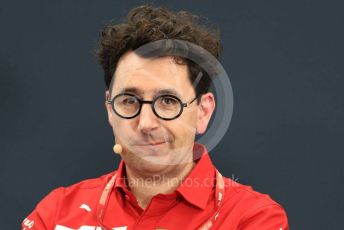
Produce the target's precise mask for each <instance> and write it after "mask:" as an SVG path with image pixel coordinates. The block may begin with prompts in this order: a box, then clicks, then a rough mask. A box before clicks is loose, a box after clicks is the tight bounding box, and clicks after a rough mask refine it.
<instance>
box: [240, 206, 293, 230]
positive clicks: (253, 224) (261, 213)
mask: <svg viewBox="0 0 344 230" xmlns="http://www.w3.org/2000/svg"><path fill="white" fill-rule="evenodd" d="M256 229H259V230H289V225H288V218H287V214H286V212H285V211H284V209H283V208H282V207H281V206H280V205H278V204H271V205H267V206H263V207H260V208H257V209H255V210H252V211H249V212H248V213H247V215H245V218H244V219H243V221H242V222H241V223H240V225H239V227H238V230H256Z"/></svg>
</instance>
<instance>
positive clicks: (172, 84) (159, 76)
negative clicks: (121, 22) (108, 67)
mask: <svg viewBox="0 0 344 230" xmlns="http://www.w3.org/2000/svg"><path fill="white" fill-rule="evenodd" d="M113 79H114V83H113V84H112V93H115V94H116V93H119V92H121V91H123V89H126V88H131V89H133V88H136V89H137V91H138V92H140V94H150V95H154V94H155V93H156V92H159V91H162V90H165V91H166V90H170V91H174V92H177V94H178V93H179V94H181V95H183V94H185V92H187V91H190V87H191V89H192V85H191V82H190V80H189V74H188V69H187V65H184V64H179V63H176V62H175V60H174V59H173V57H171V56H166V57H159V58H154V59H148V58H143V57H140V56H138V55H137V54H135V53H134V52H132V51H130V52H128V53H126V54H125V55H123V56H122V57H121V59H120V61H119V62H118V65H117V69H116V72H115V75H114V78H113Z"/></svg>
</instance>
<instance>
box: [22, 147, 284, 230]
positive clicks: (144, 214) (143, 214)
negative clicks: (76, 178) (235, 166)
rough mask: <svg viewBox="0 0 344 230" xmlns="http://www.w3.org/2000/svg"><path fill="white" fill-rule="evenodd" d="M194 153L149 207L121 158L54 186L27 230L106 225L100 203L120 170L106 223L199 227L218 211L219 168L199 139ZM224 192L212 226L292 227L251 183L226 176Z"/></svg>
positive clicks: (121, 229) (119, 227)
mask: <svg viewBox="0 0 344 230" xmlns="http://www.w3.org/2000/svg"><path fill="white" fill-rule="evenodd" d="M194 156H195V158H199V160H197V163H196V165H195V166H194V168H193V169H192V171H191V172H190V173H189V175H188V176H187V177H186V178H185V179H184V180H183V182H182V184H181V185H180V186H179V187H178V189H177V190H176V191H175V192H173V193H171V194H158V195H156V196H154V197H153V198H152V200H151V202H150V204H149V205H148V206H147V208H146V209H144V210H143V209H142V208H140V206H139V205H138V203H137V201H136V198H135V196H134V195H133V194H132V193H131V192H130V191H129V190H128V188H127V186H126V183H125V180H124V179H123V178H124V175H125V164H124V162H123V161H122V162H121V163H120V165H119V168H118V170H117V171H115V172H112V173H109V174H107V175H104V176H101V177H99V178H96V179H89V180H84V181H81V182H80V183H77V184H75V185H72V186H69V187H66V188H64V187H60V188H57V189H55V190H53V191H52V192H51V193H49V194H48V195H47V196H46V197H45V198H44V199H43V200H42V201H41V202H40V203H39V204H38V205H37V206H36V208H35V210H34V211H33V212H32V213H31V214H30V215H29V216H28V217H27V218H25V220H24V221H23V223H22V229H23V230H24V229H25V230H28V229H32V230H33V229H39V230H41V229H49V230H51V229H55V230H70V229H80V230H91V229H96V230H101V227H100V224H99V222H98V219H97V218H96V215H97V213H96V211H97V205H98V204H99V200H100V197H101V195H102V192H103V190H104V188H105V186H106V184H107V183H108V181H109V180H110V179H111V178H112V176H113V175H114V174H115V173H116V172H117V175H116V179H115V183H114V187H113V190H111V192H110V195H109V199H108V202H107V206H106V209H105V212H104V213H105V214H104V219H103V223H104V224H105V225H106V226H109V227H110V228H112V229H115V230H125V229H127V230H131V229H169V230H171V229H199V228H200V227H201V226H202V225H203V224H204V223H205V222H206V221H207V220H208V219H209V218H210V217H211V216H213V215H214V213H215V212H216V211H217V206H216V199H215V191H216V169H215V167H214V166H213V164H212V162H211V160H210V157H209V155H208V152H207V150H206V148H205V146H203V145H201V144H198V143H195V145H194ZM197 156H198V157H197ZM223 197H224V198H223V202H222V205H221V207H220V211H219V213H218V215H216V221H215V222H214V224H213V226H212V228H211V229H226V230H230V229H237V230H240V229H243V230H282V229H283V230H286V229H289V227H288V220H287V216H286V213H285V211H284V210H283V208H282V207H281V206H280V205H279V204H278V203H276V202H275V201H273V200H272V199H271V198H270V197H269V196H268V195H265V194H261V193H258V192H256V191H254V190H252V187H250V186H246V185H242V184H240V183H237V182H235V181H233V180H231V179H229V178H225V177H224V196H223Z"/></svg>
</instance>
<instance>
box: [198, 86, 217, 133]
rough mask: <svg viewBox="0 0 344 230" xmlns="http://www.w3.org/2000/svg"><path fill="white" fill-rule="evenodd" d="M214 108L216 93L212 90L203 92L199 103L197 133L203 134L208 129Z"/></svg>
mask: <svg viewBox="0 0 344 230" xmlns="http://www.w3.org/2000/svg"><path fill="white" fill-rule="evenodd" d="M214 109H215V97H214V95H213V94H212V93H210V92H208V93H206V94H203V95H202V97H201V101H200V103H199V105H198V118H197V134H203V133H204V132H205V131H206V130H207V126H208V123H209V121H210V118H211V115H212V114H213V112H214Z"/></svg>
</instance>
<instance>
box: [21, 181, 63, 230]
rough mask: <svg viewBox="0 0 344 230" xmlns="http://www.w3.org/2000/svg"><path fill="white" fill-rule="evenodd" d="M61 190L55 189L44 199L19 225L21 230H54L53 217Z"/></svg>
mask: <svg viewBox="0 0 344 230" xmlns="http://www.w3.org/2000/svg"><path fill="white" fill-rule="evenodd" d="M62 193H63V188H62V187H61V188H57V189H55V190H53V191H52V192H50V193H49V194H48V195H47V196H46V197H44V198H43V199H42V200H41V201H40V202H39V203H38V204H37V206H36V208H35V209H34V210H33V211H32V212H31V213H30V215H29V216H27V217H26V218H25V219H24V220H23V222H22V225H21V229H22V230H51V229H54V224H55V216H56V213H57V210H58V205H59V200H60V197H61V195H62Z"/></svg>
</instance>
